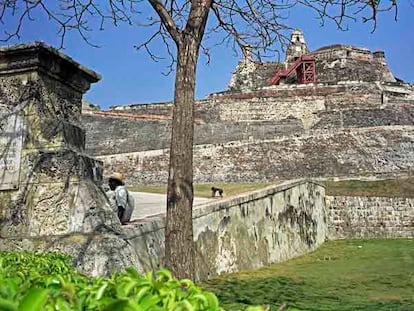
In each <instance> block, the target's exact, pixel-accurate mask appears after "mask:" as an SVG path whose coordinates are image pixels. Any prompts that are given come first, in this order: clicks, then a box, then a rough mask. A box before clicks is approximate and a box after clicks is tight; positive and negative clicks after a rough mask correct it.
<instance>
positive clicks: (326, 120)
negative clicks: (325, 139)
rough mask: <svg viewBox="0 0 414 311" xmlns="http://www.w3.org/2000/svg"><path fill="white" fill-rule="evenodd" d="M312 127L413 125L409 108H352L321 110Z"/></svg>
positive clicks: (338, 127) (413, 120) (413, 121)
mask: <svg viewBox="0 0 414 311" xmlns="http://www.w3.org/2000/svg"><path fill="white" fill-rule="evenodd" d="M318 117H319V119H320V121H319V122H318V123H317V124H315V126H313V129H332V130H333V129H340V128H347V127H375V126H387V125H414V118H413V115H412V112H411V109H399V110H396V109H353V110H339V111H326V112H325V111H323V112H319V113H318Z"/></svg>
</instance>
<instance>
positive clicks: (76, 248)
mask: <svg viewBox="0 0 414 311" xmlns="http://www.w3.org/2000/svg"><path fill="white" fill-rule="evenodd" d="M291 73H293V74H292V75H291ZM99 78H100V77H99V75H97V74H96V73H95V72H93V71H91V70H89V69H87V68H85V67H83V66H81V65H80V64H78V63H76V62H75V61H74V60H72V59H71V58H69V57H68V56H66V55H63V54H61V53H60V52H58V51H56V50H55V49H53V48H51V47H49V46H47V45H45V44H44V43H33V44H24V45H17V46H12V47H6V48H0V128H1V131H0V147H1V149H0V151H1V153H0V226H1V227H0V250H32V251H51V250H53V251H60V252H64V253H67V254H69V255H71V256H72V258H73V260H74V264H75V265H76V266H77V267H78V268H79V269H81V270H82V271H84V272H87V273H90V274H93V275H96V274H108V273H109V272H110V271H112V270H114V269H115V270H116V269H123V268H125V267H127V266H129V265H132V266H134V267H136V268H137V269H138V270H140V271H148V270H156V269H158V268H160V267H162V266H163V262H164V228H165V218H164V217H165V216H164V215H162V214H160V215H157V216H154V217H147V218H145V219H140V220H137V221H134V222H132V223H131V224H129V225H127V226H121V224H120V222H119V221H118V219H117V217H116V213H115V211H114V210H112V209H111V207H110V205H109V202H108V198H107V197H106V196H105V195H104V193H103V191H102V188H101V187H100V186H101V184H102V166H101V164H102V163H101V162H99V161H96V159H94V158H92V157H90V156H89V155H88V154H92V155H93V156H94V157H95V158H99V159H101V160H102V161H103V165H104V173H105V172H106V173H111V172H112V171H120V172H122V173H124V174H125V175H126V176H127V181H128V184H136V185H138V184H163V183H165V182H166V180H167V171H168V170H167V166H168V147H169V138H170V131H171V125H170V119H171V103H159V104H146V105H132V106H126V107H113V108H112V109H111V110H110V111H99V110H97V109H91V107H89V109H83V112H82V113H81V106H82V95H83V93H84V92H86V91H87V90H88V88H89V87H90V84H91V83H94V82H97V81H98V80H99ZM270 82H272V84H275V85H270V84H271V83H270ZM304 82H305V83H304ZM310 82H312V83H310ZM413 104H414V88H413V86H412V85H410V84H407V83H404V82H403V81H401V80H399V79H397V78H395V77H394V76H393V75H392V73H391V72H390V70H389V68H388V67H387V65H386V61H385V57H384V53H383V52H374V53H371V52H370V51H368V50H366V49H362V48H356V47H352V46H343V45H335V46H330V47H326V48H321V49H319V50H317V51H314V52H309V51H308V49H307V47H306V43H305V40H304V38H303V35H302V33H301V32H300V31H295V32H294V33H293V34H292V40H291V44H290V46H289V48H288V52H287V56H286V62H285V63H260V62H257V61H254V60H253V59H252V57H251V56H250V53H249V51H248V50H246V51H245V53H244V59H243V60H242V61H241V62H240V63H239V64H238V66H237V68H236V70H235V72H234V74H233V77H232V80H231V82H230V85H229V88H228V90H227V91H224V92H221V93H217V94H212V95H210V96H209V97H208V98H206V99H203V100H199V101H196V103H195V121H194V122H195V146H194V151H195V153H194V159H195V161H194V172H195V181H196V182H217V181H225V182H233V181H238V182H240V181H241V182H250V181H270V182H271V181H275V180H279V181H280V179H285V180H287V181H285V182H280V183H278V184H276V185H272V186H269V187H266V188H264V189H261V190H257V191H253V192H249V193H244V194H241V195H238V196H234V197H227V198H226V197H225V198H223V199H219V200H214V201H212V202H208V203H206V204H204V205H200V206H197V207H196V208H195V209H194V210H193V230H194V247H195V257H196V258H195V261H196V279H205V278H210V277H214V276H215V275H218V274H222V273H226V272H233V271H238V270H246V269H255V268H258V267H262V266H264V265H268V264H270V263H275V262H279V261H282V260H287V259H289V258H292V257H295V256H298V255H301V254H304V253H306V252H309V251H312V250H314V249H316V248H317V247H318V246H319V245H321V244H322V243H323V242H324V241H325V240H326V239H340V238H378V237H381V238H390V237H392V238H401V237H404V238H413V237H414V199H413V198H386V197H343V196H327V195H325V189H324V186H322V185H321V184H319V183H317V182H315V181H313V180H312V179H308V178H306V177H318V178H321V177H323V178H331V177H355V176H365V177H366V176H370V177H384V176H407V175H411V174H412V171H413V158H414V144H413V138H414V132H413V129H414V127H413ZM84 108H85V107H84ZM86 108H88V107H86ZM292 179H294V180H292ZM138 208H139V203H138Z"/></svg>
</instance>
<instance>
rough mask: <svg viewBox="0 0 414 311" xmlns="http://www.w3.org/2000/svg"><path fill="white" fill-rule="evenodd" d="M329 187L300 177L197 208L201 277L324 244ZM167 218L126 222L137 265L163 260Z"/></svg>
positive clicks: (251, 266)
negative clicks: (136, 254) (128, 223)
mask: <svg viewBox="0 0 414 311" xmlns="http://www.w3.org/2000/svg"><path fill="white" fill-rule="evenodd" d="M324 197H325V189H324V187H323V186H321V185H318V184H316V183H313V182H310V181H306V180H297V181H290V182H286V183H283V184H279V185H274V186H270V187H267V188H265V189H261V190H258V191H254V192H249V193H244V194H241V195H238V196H234V197H229V198H225V199H222V200H218V201H214V202H209V203H207V204H205V205H203V206H200V207H198V208H196V209H194V211H193V230H194V243H195V267H196V278H197V279H208V278H211V277H214V276H216V275H219V274H223V273H229V272H235V271H241V270H250V269H257V268H260V267H263V266H266V265H269V264H271V263H276V262H280V261H285V260H288V259H290V258H292V257H295V256H299V255H302V254H305V253H307V252H310V251H312V250H314V249H316V248H317V247H318V246H320V245H321V244H322V243H323V242H324V241H325V237H326V234H327V223H326V221H327V217H326V209H325V201H324ZM164 230H165V219H164V218H158V219H157V218H156V219H152V220H151V219H148V220H146V221H144V222H142V223H135V224H130V225H127V226H123V233H124V237H125V238H126V239H127V240H128V242H129V244H130V245H132V246H133V248H134V249H135V250H136V252H137V253H138V258H139V265H140V266H139V268H140V270H143V271H151V270H157V269H159V268H160V267H162V266H163V262H164V250H165V246H164Z"/></svg>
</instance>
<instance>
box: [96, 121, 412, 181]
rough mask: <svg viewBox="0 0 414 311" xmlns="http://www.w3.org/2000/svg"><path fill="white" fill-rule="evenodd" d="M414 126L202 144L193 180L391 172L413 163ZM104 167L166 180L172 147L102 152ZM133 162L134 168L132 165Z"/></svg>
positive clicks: (196, 151) (137, 176)
mask: <svg viewBox="0 0 414 311" xmlns="http://www.w3.org/2000/svg"><path fill="white" fill-rule="evenodd" d="M413 145H414V127H412V126H394V127H392V126H387V127H372V128H361V129H352V130H343V131H337V132H330V131H317V132H314V133H312V134H311V135H302V136H301V137H289V138H283V139H272V140H257V141H243V142H231V143H227V144H215V145H199V146H196V147H195V148H194V166H193V167H194V180H195V182H198V183H200V182H219V181H220V182H261V181H270V182H271V181H274V180H278V179H285V180H286V179H293V178H301V177H322V176H325V177H329V176H364V175H376V174H385V173H388V174H392V173H395V174H397V173H400V172H407V171H412V170H413V169H414V166H413V163H414V150H413ZM98 158H99V159H100V160H102V161H103V162H104V168H105V171H106V172H113V171H120V172H121V173H123V174H124V175H125V176H126V177H127V182H128V183H129V184H137V185H138V184H166V182H167V178H168V162H169V151H168V149H163V150H150V151H143V152H134V153H126V154H118V155H110V156H102V157H98ZM131 168H134V169H131Z"/></svg>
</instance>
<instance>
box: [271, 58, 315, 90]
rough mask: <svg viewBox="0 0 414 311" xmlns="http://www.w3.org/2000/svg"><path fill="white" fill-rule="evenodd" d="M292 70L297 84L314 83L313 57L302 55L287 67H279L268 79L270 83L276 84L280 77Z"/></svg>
mask: <svg viewBox="0 0 414 311" xmlns="http://www.w3.org/2000/svg"><path fill="white" fill-rule="evenodd" d="M293 72H296V77H297V78H298V83H299V84H308V83H315V81H316V73H315V57H313V56H311V55H302V56H301V57H299V58H298V59H297V60H296V61H295V62H294V63H293V64H291V65H290V66H289V67H288V68H287V69H279V70H278V71H276V73H275V75H274V76H273V78H272V79H271V80H270V85H275V84H278V83H279V81H280V79H282V78H286V77H288V76H290V75H291V74H292V73H293Z"/></svg>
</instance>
